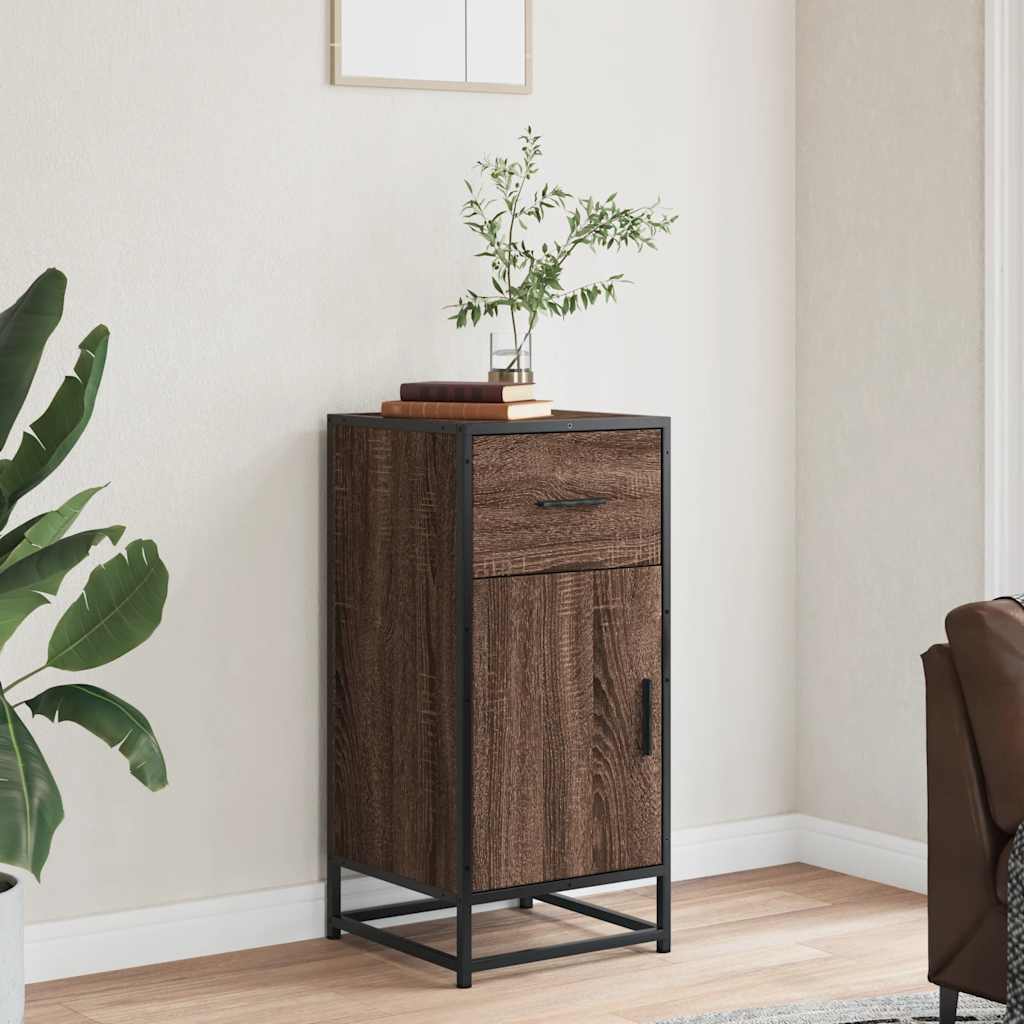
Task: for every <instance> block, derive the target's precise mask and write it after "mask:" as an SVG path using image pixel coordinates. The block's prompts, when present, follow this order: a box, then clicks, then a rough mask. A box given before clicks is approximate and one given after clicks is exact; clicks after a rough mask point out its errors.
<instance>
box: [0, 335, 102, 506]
mask: <svg viewBox="0 0 1024 1024" xmlns="http://www.w3.org/2000/svg"><path fill="white" fill-rule="evenodd" d="M109 339H110V331H108V330H107V328H106V327H104V326H102V325H101V326H99V327H97V328H95V329H94V330H93V331H92V332H91V333H90V334H89V336H88V337H87V338H86V339H85V341H83V342H82V344H81V345H79V346H78V347H79V349H80V350H81V354H80V355H79V357H78V362H76V363H75V376H73V377H65V378H64V381H63V383H62V384H61V386H60V387H59V388H58V389H57V394H55V395H54V396H53V401H52V402H50V404H49V406H48V407H47V409H46V412H44V413H43V415H42V416H40V417H39V419H37V420H36V421H35V423H33V424H32V428H31V431H26V432H25V433H24V434H23V435H22V438H21V444H20V445H19V446H18V450H17V451H16V452H15V453H14V458H13V459H7V460H5V461H3V462H0V490H3V492H4V494H6V495H7V499H8V501H9V502H10V504H11V505H12V506H13V505H14V503H15V502H16V501H17V500H18V499H19V498H21V497H22V496H23V495H24V494H25V493H26V492H27V491H30V490H32V488H33V487H35V486H36V484H38V483H39V482H40V481H42V480H45V479H46V477H48V476H49V475H50V474H51V473H52V472H53V471H54V470H55V469H56V468H57V467H58V466H59V465H60V464H61V463H62V462H63V461H64V458H65V456H66V455H67V454H68V452H69V451H71V449H72V448H73V447H74V445H75V442H76V441H77V440H78V438H79V437H80V436H81V434H82V431H83V430H85V428H86V425H87V424H88V422H89V418H90V417H91V416H92V410H93V407H94V406H95V404H96V392H97V391H98V389H99V386H100V381H101V380H102V378H103V367H104V365H105V364H106V361H107V342H108V340H109Z"/></svg>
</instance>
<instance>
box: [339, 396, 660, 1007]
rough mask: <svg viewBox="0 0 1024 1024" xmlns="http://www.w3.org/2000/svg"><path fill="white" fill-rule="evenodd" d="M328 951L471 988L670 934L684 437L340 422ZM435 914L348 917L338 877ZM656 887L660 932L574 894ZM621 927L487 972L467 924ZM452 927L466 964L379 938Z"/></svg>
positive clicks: (575, 421)
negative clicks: (391, 887)
mask: <svg viewBox="0 0 1024 1024" xmlns="http://www.w3.org/2000/svg"><path fill="white" fill-rule="evenodd" d="M327 463H328V464H327V506H328V507H327V551H328V558H327V562H328V567H327V662H328V686H327V702H326V714H327V778H326V800H327V850H326V854H327V874H328V879H327V910H326V933H327V935H328V937H330V938H337V937H338V936H339V935H340V934H341V933H342V932H350V933H353V934H357V935H361V936H363V937H365V938H368V939H372V940H374V941H377V942H382V943H384V944H385V945H388V946H391V947H392V948H395V949H398V950H401V951H403V952H405V953H409V954H412V955H414V956H418V957H420V958H422V959H425V960H429V961H431V962H433V963H436V964H439V965H441V966H444V967H448V968H449V969H451V970H453V971H455V972H456V975H457V983H458V985H459V987H461V988H465V987H468V986H469V985H470V984H471V981H472V975H473V973H474V972H478V971H484V970H489V969H492V968H496V967H504V966H509V965H511V964H521V963H529V962H531V961H536V960H544V959H549V958H551V957H557V956H566V955H570V954H574V953H586V952H590V951H593V950H599V949H608V948H614V947H617V946H625V945H632V944H635V943H643V942H653V943H655V944H656V947H657V949H658V951H659V952H667V951H668V950H669V948H670V942H671V929H670V920H669V880H670V856H669V853H670V849H669V834H670V824H669V778H670V772H669V420H668V419H667V418H664V417H655V416H629V415H616V414H601V413H591V412H565V411H557V412H555V413H554V414H553V415H552V416H551V417H550V418H547V417H545V418H544V419H537V420H526V421H519V422H512V423H505V422H500V423H498V422H490V421H487V422H485V421H467V420H458V421H456V420H411V419H390V418H382V417H380V416H378V415H375V414H370V413H366V414H351V415H331V416H329V417H328V421H327ZM343 868H345V869H349V870H353V871H356V872H360V873H363V874H366V875H370V876H373V877H376V878H379V879H383V880H385V881H388V882H393V883H395V884H397V885H400V886H403V887H405V888H407V889H410V890H413V891H414V892H418V893H420V894H421V895H422V896H423V897H424V898H423V899H418V900H412V901H408V902H405V903H389V904H387V905H384V906H377V907H368V908H367V907H363V908H360V909H356V910H348V911H346V910H343V909H342V902H343V898H342V897H343V893H342V886H341V870H342V869H343ZM642 878H651V879H652V880H656V884H657V899H656V921H653V922H652V921H646V920H643V919H641V918H637V917H633V916H631V915H627V914H620V913H616V912H614V911H611V910H608V909H606V908H604V907H601V906H597V905H595V904H593V903H589V902H584V901H582V900H579V899H575V898H570V897H568V896H564V895H561V894H562V893H565V892H567V891H571V890H574V889H580V888H584V887H591V886H597V885H602V884H606V883H614V882H622V881H627V880H632V879H642ZM510 899H511V900H516V899H518V901H519V905H520V907H522V908H523V909H524V910H528V909H529V908H530V907H531V906H532V904H533V900H534V899H539V900H543V901H545V902H548V903H551V904H553V905H555V906H559V907H562V908H565V909H569V910H573V911H576V912H578V913H581V914H585V915H589V916H591V917H595V918H598V919H600V920H602V921H605V922H608V923H611V924H614V925H617V926H619V929H620V930H618V931H616V932H614V933H612V934H608V935H601V936H599V937H595V938H590V939H584V940H578V941H575V942H566V943H561V944H558V945H554V946H544V947H540V948H532V949H518V950H514V951H512V952H509V953H502V954H497V955H492V956H484V957H475V958H474V956H473V953H472V911H473V907H474V906H475V905H476V906H478V905H481V904H485V903H489V902H495V901H500V900H510ZM447 909H452V910H454V911H455V915H456V935H457V942H456V952H455V953H454V954H452V953H448V952H445V951H443V950H439V949H436V948H433V947H430V946H426V945H424V944H421V943H418V942H415V941H414V940H412V939H410V938H407V937H405V936H401V935H398V934H396V933H394V932H392V931H389V930H387V929H385V928H382V927H380V926H379V925H377V924H373V923H371V922H374V921H379V920H382V919H387V918H389V917H395V916H399V915H401V916H405V915H408V914H413V913H424V912H428V911H438V910H447Z"/></svg>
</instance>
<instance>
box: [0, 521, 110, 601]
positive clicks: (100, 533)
mask: <svg viewBox="0 0 1024 1024" xmlns="http://www.w3.org/2000/svg"><path fill="white" fill-rule="evenodd" d="M123 533H124V527H123V526H107V527H104V528H103V529H99V530H85V531H83V532H82V533H73V534H72V535H71V536H70V537H62V538H61V539H60V540H58V541H55V542H54V543H53V544H51V545H50V546H49V547H46V548H42V549H41V550H39V551H37V552H35V554H31V555H28V556H27V557H25V558H23V559H22V560H21V561H20V562H16V563H15V564H14V565H12V566H11V567H10V568H9V569H4V570H2V571H0V594H9V593H11V592H12V591H14V590H24V589H29V588H30V589H32V590H41V591H43V592H44V593H46V594H56V593H57V591H58V589H59V588H60V585H61V582H62V581H63V579H64V577H65V576H66V575H67V574H68V573H69V572H70V571H71V570H72V569H73V568H74V567H75V566H76V565H78V563H79V562H81V561H82V559H83V558H85V556H86V555H87V554H89V552H90V551H91V550H92V548H93V547H94V546H95V545H96V544H99V542H100V541H101V540H103V539H104V538H106V539H107V540H109V541H110V543H111V544H116V543H117V542H118V541H119V540H120V539H121V535H122V534H123Z"/></svg>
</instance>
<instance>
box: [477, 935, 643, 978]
mask: <svg viewBox="0 0 1024 1024" xmlns="http://www.w3.org/2000/svg"><path fill="white" fill-rule="evenodd" d="M660 937H661V932H660V931H659V930H658V929H657V928H644V929H641V930H638V931H630V932H626V933H625V934H624V935H602V936H601V937H600V938H597V939H584V940H582V941H581V942H562V943H559V944H558V945H555V946H539V947H537V948H536V949H516V950H513V951H512V952H511V953H498V954H497V955H496V956H482V957H478V958H477V959H475V960H474V961H473V971H474V973H475V972H476V971H490V970H493V969H494V968H495V967H513V966H515V965H516V964H532V963H536V962H537V961H538V960H554V959H556V958H557V957H560V956H575V955H576V954H577V953H595V952H597V951H598V950H602V949H618V948H619V947H620V946H633V945H636V944H637V943H640V942H655V941H656V940H657V939H659V938H660Z"/></svg>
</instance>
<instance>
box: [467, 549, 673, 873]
mask: <svg viewBox="0 0 1024 1024" xmlns="http://www.w3.org/2000/svg"><path fill="white" fill-rule="evenodd" d="M644 678H649V679H651V680H653V682H654V701H653V705H652V709H653V715H652V733H653V736H654V749H653V753H652V754H651V755H650V756H647V757H645V756H643V754H642V750H641V733H642V730H641V725H642V718H641V680H642V679H644ZM660 679H661V570H660V568H659V567H656V566H655V567H651V568H642V569H616V570H608V571H599V572H593V573H591V572H573V573H553V574H541V575H532V576H521V577H507V578H494V579H487V580H477V581H476V582H475V583H474V588H473V787H474V789H473V887H474V888H475V889H477V890H483V889H497V888H503V887H505V886H510V885H525V884H528V883H531V882H540V881H545V880H548V879H556V878H571V877H575V876H578V875H587V874H593V873H597V872H603V871H616V870H620V869H625V868H632V867H643V866H646V865H649V864H658V863H660V862H661V743H660V732H661V699H660Z"/></svg>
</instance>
